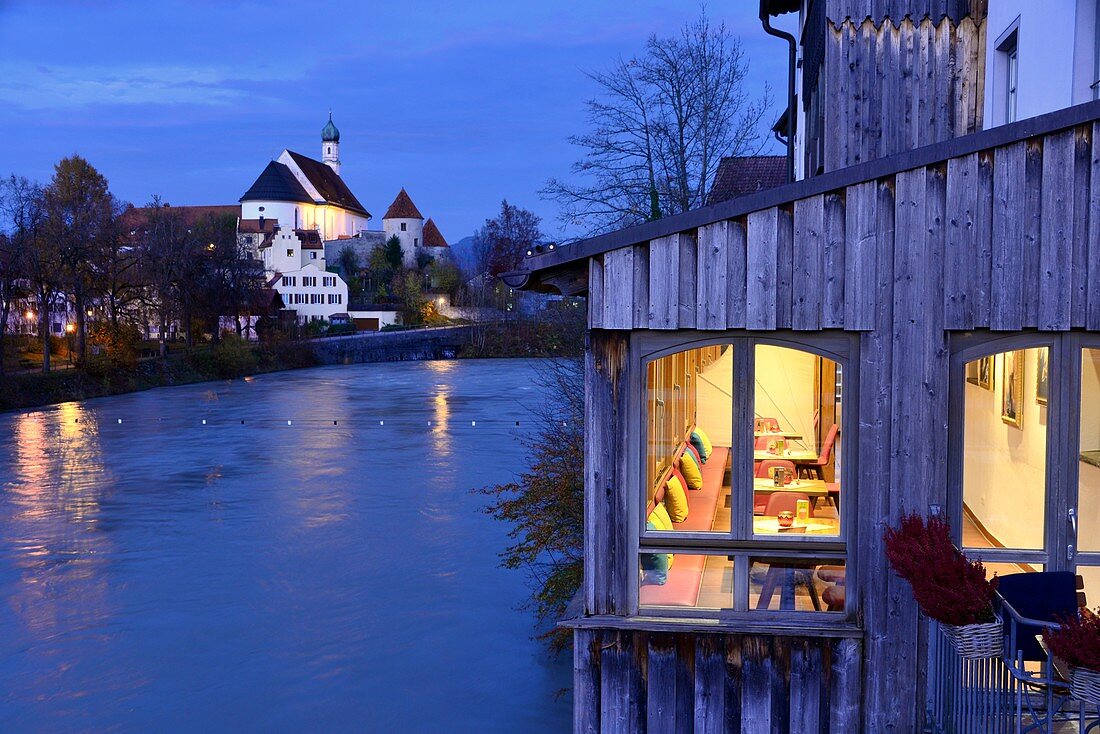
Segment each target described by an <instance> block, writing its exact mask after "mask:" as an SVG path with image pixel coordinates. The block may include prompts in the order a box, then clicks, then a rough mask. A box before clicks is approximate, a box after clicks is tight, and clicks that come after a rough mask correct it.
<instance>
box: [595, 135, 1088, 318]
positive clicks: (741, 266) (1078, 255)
mask: <svg viewBox="0 0 1100 734" xmlns="http://www.w3.org/2000/svg"><path fill="white" fill-rule="evenodd" d="M1098 131H1100V123H1095V124H1089V125H1081V126H1077V127H1073V128H1069V129H1066V130H1063V131H1059V132H1056V133H1051V134H1048V135H1045V136H1039V137H1035V138H1031V139H1027V140H1023V141H1020V142H1016V143H1012V144H1010V145H1006V146H1003V147H999V148H993V149H990V150H984V151H981V152H978V153H972V154H967V155H964V156H961V157H959V158H952V159H949V160H945V161H941V162H938V163H936V164H933V165H930V166H926V167H922V168H919V169H914V170H911V171H903V172H900V173H897V174H892V175H889V176H886V177H883V178H882V179H879V180H877V181H866V182H860V183H856V184H853V185H851V186H847V187H845V188H843V189H840V190H838V191H831V192H827V193H824V194H817V195H814V196H810V197H808V198H806V199H799V200H796V201H792V202H789V203H788V204H784V205H780V206H774V207H769V208H767V209H762V210H760V211H756V212H751V213H749V214H747V215H746V216H743V217H739V218H737V219H731V220H726V221H720V222H715V223H713V224H707V225H704V226H701V227H698V228H697V229H693V230H691V231H689V232H682V233H679V234H675V235H670V236H666V237H662V238H660V239H657V240H653V241H651V242H649V243H648V244H645V243H643V244H640V245H633V246H630V247H626V248H621V249H618V250H612V251H609V252H606V253H604V254H602V255H598V256H596V257H594V258H592V259H591V261H590V268H589V284H588V297H589V315H590V325H591V326H592V327H593V328H597V329H631V328H633V329H662V330H667V329H700V330H724V329H742V328H747V329H764V330H769V329H786V328H789V329H794V330H796V331H799V330H803V331H806V330H808V331H814V330H818V329H827V328H842V329H847V330H850V331H870V330H874V329H876V328H877V326H876V324H877V314H876V309H878V308H881V304H882V301H883V299H884V297H885V296H888V295H889V294H888V293H884V291H883V289H882V283H881V276H882V274H883V273H889V272H890V271H892V270H893V269H894V268H895V267H896V266H899V265H902V266H906V267H908V265H909V260H908V259H904V258H911V259H912V260H913V261H915V262H916V263H918V264H919V265H920V267H921V269H922V270H921V274H920V275H921V277H926V278H928V279H930V281H932V282H935V283H937V284H938V285H937V289H938V290H937V291H936V292H935V293H928V294H922V295H923V296H924V298H923V300H922V301H921V309H922V310H921V312H920V314H919V315H920V316H921V317H922V318H923V319H925V320H926V319H929V318H933V319H936V320H942V323H943V327H944V328H945V329H948V330H956V329H994V330H1008V331H1018V330H1020V329H1028V328H1036V329H1042V330H1049V331H1061V330H1065V329H1070V328H1083V327H1087V328H1089V329H1100V288H1098V286H1097V283H1098V282H1100V218H1098V215H1097V214H1096V211H1097V209H1098V208H1100V146H1097V145H1095V141H1096V133H1097V132H1098ZM929 177H932V178H931V180H934V181H935V182H936V183H937V185H936V186H930V185H929V186H926V187H925V188H924V189H922V190H921V196H922V199H921V201H919V202H909V203H907V204H902V203H899V202H894V201H893V199H892V198H884V196H883V187H886V188H887V189H889V190H890V191H891V192H893V191H896V190H897V188H898V186H899V185H901V186H908V185H910V184H911V183H912V181H914V180H918V179H919V180H922V181H925V182H926V183H927V182H928V181H929ZM913 207H917V208H919V211H916V212H911V211H910V209H912V208H913ZM893 208H897V210H898V213H899V214H900V215H901V216H903V217H904V218H905V220H904V221H905V225H904V229H902V230H901V231H899V232H898V235H897V237H895V236H894V234H893V233H892V232H884V231H882V226H883V221H884V220H885V215H886V213H887V210H889V209H893ZM924 211H934V212H935V214H936V216H935V217H934V221H931V222H927V223H922V222H917V221H916V220H917V219H919V218H920V217H921V216H923V214H922V212H924ZM911 214H912V216H910V215H911ZM914 218H915V219H914ZM914 222H915V224H914ZM913 226H915V227H917V228H918V229H916V230H911V227H913ZM882 237H889V238H891V241H890V242H888V243H887V245H888V246H887V247H886V248H885V249H883V247H881V246H880V245H881V244H882V243H881V242H880V239H881V238H882ZM933 243H935V244H933ZM898 258H903V259H902V260H899V259H898ZM898 277H899V278H903V279H907V278H908V277H909V274H908V272H903V273H900V274H899V275H898ZM905 282H906V283H908V280H906V281H905ZM933 301H935V302H933Z"/></svg>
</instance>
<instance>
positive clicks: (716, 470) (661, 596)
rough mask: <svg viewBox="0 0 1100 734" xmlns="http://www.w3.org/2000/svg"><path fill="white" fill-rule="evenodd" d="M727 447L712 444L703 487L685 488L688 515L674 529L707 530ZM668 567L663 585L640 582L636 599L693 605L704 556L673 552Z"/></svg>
mask: <svg viewBox="0 0 1100 734" xmlns="http://www.w3.org/2000/svg"><path fill="white" fill-rule="evenodd" d="M729 451H730V450H729V448H728V447H726V446H715V447H714V451H713V452H711V455H710V458H708V459H707V463H706V464H704V465H703V469H702V471H703V488H702V489H700V490H696V491H694V492H688V493H687V495H688V517H687V520H684V521H683V522H676V523H673V524H672V527H673V528H674V529H676V530H686V531H696V532H699V531H703V530H710V528H711V526H712V525H713V524H714V515H715V513H716V512H717V511H718V498H719V497H720V496H721V495H722V479H723V478H724V475H725V471H726V457H727V456H729ZM675 555H676V559H675V560H674V561H673V563H672V568H670V569H669V570H668V580H667V581H666V582H665V584H664V585H663V586H659V585H657V584H643V585H642V586H641V588H640V589H639V598H638V601H639V602H640V603H641V604H646V605H658V606H674V607H693V606H695V605H696V604H697V603H698V602H699V589H700V587H701V586H702V583H703V568H704V567H705V566H706V562H707V557H706V556H703V555H687V554H684V553H677V554H675Z"/></svg>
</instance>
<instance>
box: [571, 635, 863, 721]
mask: <svg viewBox="0 0 1100 734" xmlns="http://www.w3.org/2000/svg"><path fill="white" fill-rule="evenodd" d="M574 634H575V638H574V648H573V672H574V679H575V690H574V693H573V695H574V708H573V711H574V717H573V730H574V731H575V732H592V733H593V734H594V733H595V732H604V733H605V734H615V733H621V734H635V733H636V732H648V733H649V734H681V733H682V732H696V733H697V734H704V733H710V732H714V733H715V734H718V733H721V732H742V733H743V734H770V733H771V732H790V733H791V734H795V733H798V734H802V733H809V732H813V733H814V734H848V733H850V732H855V731H859V729H860V706H859V695H858V692H859V678H860V665H861V659H862V653H861V643H860V641H859V640H858V639H851V638H841V639H837V638H823V637H775V636H770V635H737V634H712V633H690V634H680V633H671V632H639V631H624V630H598V629H580V630H577V631H576V632H575V633H574Z"/></svg>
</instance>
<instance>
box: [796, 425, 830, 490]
mask: <svg viewBox="0 0 1100 734" xmlns="http://www.w3.org/2000/svg"><path fill="white" fill-rule="evenodd" d="M839 432H840V427H839V426H838V425H837V424H836V423H834V424H833V425H832V426H830V427H829V432H828V433H826V434H825V440H824V441H823V442H822V444H821V453H819V454H818V455H817V458H816V459H814V460H813V461H799V462H796V464H795V466H796V468H797V469H798V475H799V476H803V473H805V474H807V475H810V476H812V477H815V478H817V479H821V480H824V479H825V467H826V466H828V465H829V460H830V459H831V458H832V455H833V445H834V444H836V435H837V434H838V433H839Z"/></svg>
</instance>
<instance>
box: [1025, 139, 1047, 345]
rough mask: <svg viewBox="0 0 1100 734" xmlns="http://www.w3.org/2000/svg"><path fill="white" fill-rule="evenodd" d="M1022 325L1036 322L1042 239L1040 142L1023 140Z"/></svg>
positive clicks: (1037, 318)
mask: <svg viewBox="0 0 1100 734" xmlns="http://www.w3.org/2000/svg"><path fill="white" fill-rule="evenodd" d="M1024 145H1025V149H1024V248H1023V256H1024V268H1023V272H1024V293H1025V294H1026V295H1025V297H1024V326H1028V327H1036V326H1038V325H1039V299H1038V298H1037V297H1036V296H1035V294H1037V293H1038V292H1039V289H1040V288H1041V287H1042V283H1041V282H1040V281H1041V278H1040V277H1039V272H1040V267H1041V265H1040V250H1041V249H1042V239H1043V143H1042V141H1041V140H1035V139H1032V140H1028V141H1026V142H1025V143H1024Z"/></svg>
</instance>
